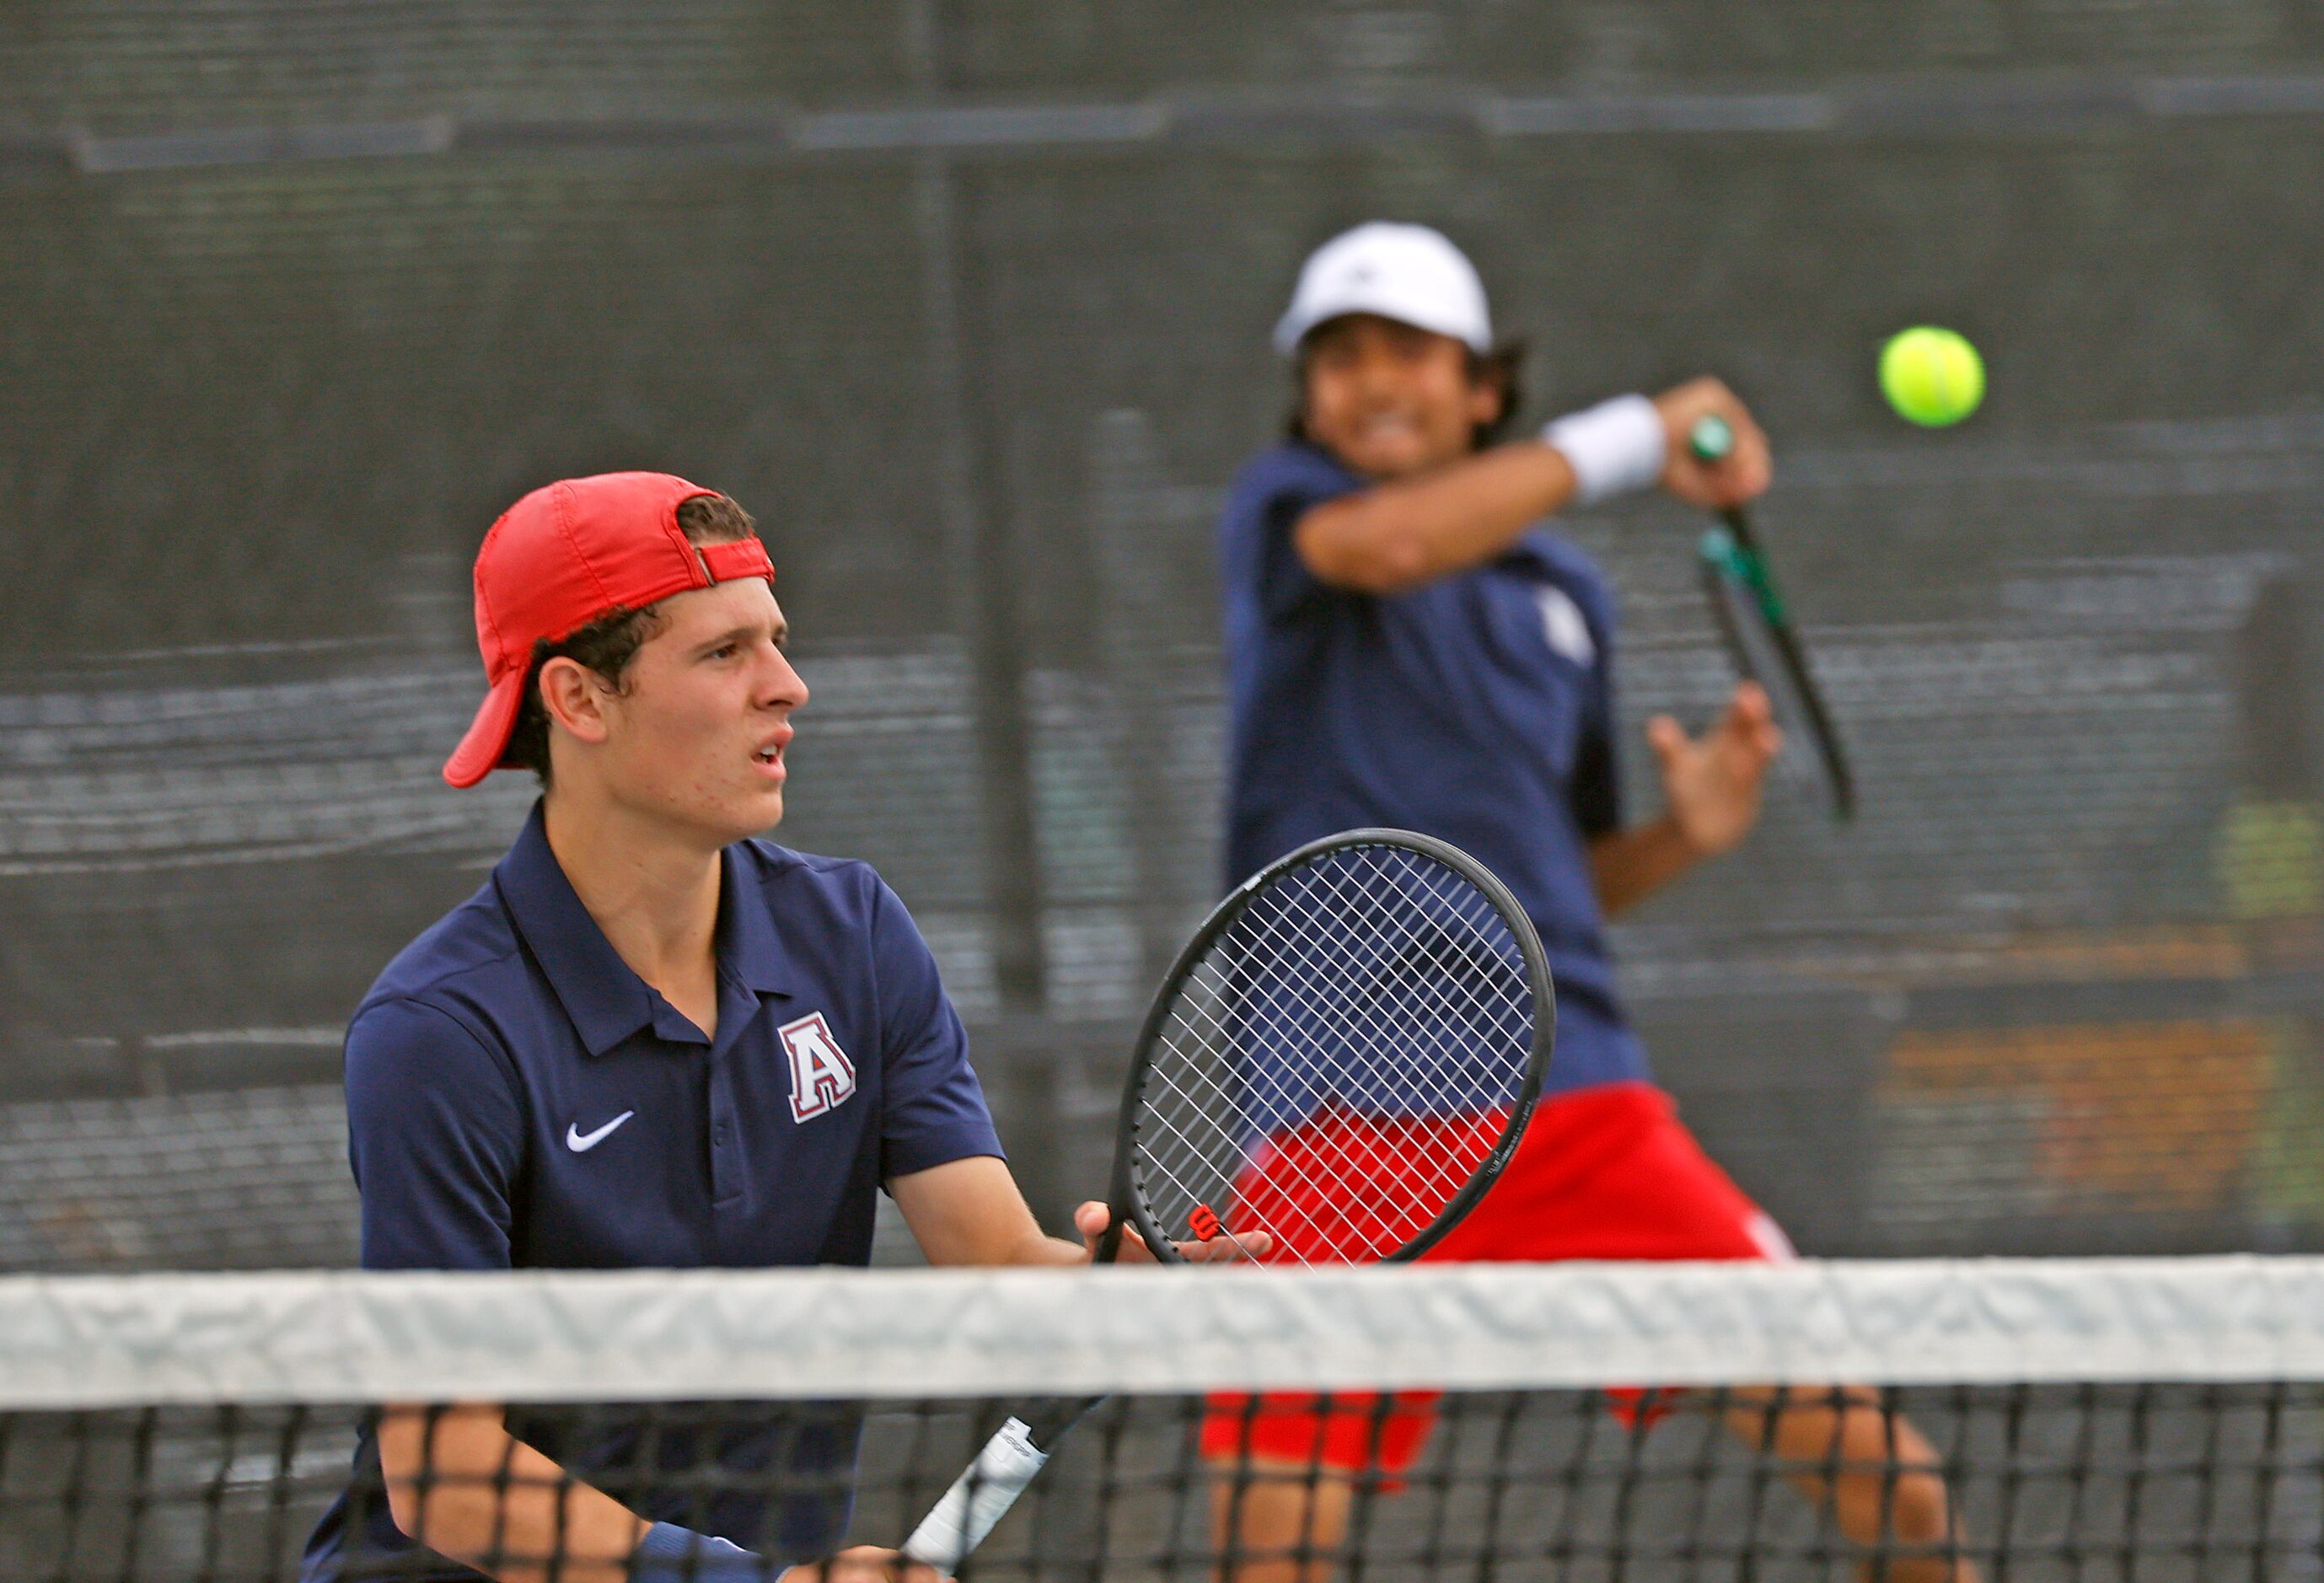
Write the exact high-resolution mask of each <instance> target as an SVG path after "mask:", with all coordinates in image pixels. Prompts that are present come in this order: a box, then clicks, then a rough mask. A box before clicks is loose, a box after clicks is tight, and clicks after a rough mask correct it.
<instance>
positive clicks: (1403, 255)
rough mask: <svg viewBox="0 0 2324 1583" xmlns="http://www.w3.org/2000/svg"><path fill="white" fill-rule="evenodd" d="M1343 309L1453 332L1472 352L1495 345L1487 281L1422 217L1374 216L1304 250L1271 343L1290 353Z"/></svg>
mask: <svg viewBox="0 0 2324 1583" xmlns="http://www.w3.org/2000/svg"><path fill="white" fill-rule="evenodd" d="M1343 313H1376V314H1378V315H1379V317H1380V318H1392V319H1394V320H1396V321H1397V323H1398V324H1407V325H1411V326H1413V327H1416V328H1418V329H1424V330H1433V331H1434V332H1435V333H1436V334H1438V335H1440V336H1452V338H1453V339H1454V340H1456V341H1462V342H1465V343H1466V344H1467V345H1468V346H1469V349H1470V350H1471V351H1472V352H1489V351H1491V350H1492V348H1493V326H1492V320H1491V318H1489V316H1488V315H1487V314H1486V311H1485V283H1484V282H1483V281H1480V280H1479V279H1478V278H1477V269H1476V266H1475V265H1474V264H1471V262H1469V258H1468V255H1467V254H1466V253H1462V251H1461V250H1460V249H1459V248H1457V247H1455V246H1453V245H1452V243H1451V242H1449V241H1447V240H1446V239H1445V237H1444V235H1443V233H1442V232H1439V231H1432V230H1430V229H1429V228H1428V227H1427V226H1425V225H1391V224H1389V223H1388V222H1387V221H1385V220H1374V221H1372V222H1371V223H1370V224H1369V225H1359V226H1357V227H1356V228H1355V229H1354V230H1352V231H1342V233H1340V235H1337V236H1334V237H1333V238H1332V240H1330V241H1329V242H1326V243H1325V244H1323V246H1321V247H1319V248H1317V249H1316V250H1315V251H1314V253H1310V254H1308V255H1307V262H1305V264H1303V265H1301V266H1300V269H1299V284H1298V286H1297V287H1296V288H1295V289H1294V290H1293V291H1292V293H1291V307H1290V308H1289V309H1288V310H1287V311H1286V312H1285V314H1284V316H1283V317H1282V318H1280V319H1277V321H1276V325H1275V349H1276V350H1277V352H1280V353H1282V354H1283V355H1285V356H1286V357H1288V356H1290V355H1291V354H1293V353H1294V352H1296V351H1297V350H1298V349H1299V343H1300V342H1301V341H1302V340H1303V339H1305V337H1306V335H1307V332H1308V331H1310V330H1312V329H1314V327H1316V326H1317V325H1320V324H1322V323H1323V321H1324V320H1325V319H1332V318H1339V317H1340V316H1341V315H1342V314H1343Z"/></svg>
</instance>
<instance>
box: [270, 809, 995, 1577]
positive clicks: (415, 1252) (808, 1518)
mask: <svg viewBox="0 0 2324 1583" xmlns="http://www.w3.org/2000/svg"><path fill="white" fill-rule="evenodd" d="M722 861H723V865H724V876H723V883H722V885H721V888H720V897H719V914H718V931H717V966H718V974H717V976H718V1032H717V1036H716V1037H715V1039H706V1038H705V1037H704V1036H703V1035H702V1033H701V1031H700V1030H699V1029H697V1028H696V1026H694V1025H693V1023H692V1022H690V1021H689V1020H688V1019H687V1018H686V1017H684V1016H683V1015H681V1014H680V1013H679V1012H678V1010H677V1009H676V1008H673V1007H672V1006H671V1005H670V1004H669V1002H668V1001H667V1000H665V999H662V997H661V996H660V995H659V993H658V992H656V991H655V990H654V989H651V988H650V987H649V986H648V985H647V984H646V983H645V981H644V980H641V979H640V978H639V977H638V975H637V974H636V973H635V972H633V971H631V969H630V967H629V965H628V964H627V963H626V962H623V961H622V959H621V957H620V955H619V954H618V953H616V952H615V951H614V950H613V945H612V944H611V943H609V942H608V941H607V940H606V939H605V936H604V933H603V932H602V931H601V930H600V929H599V928H598V927H597V925H596V922H595V920H594V919H593V918H591V917H590V916H589V914H588V912H587V911H586V909H585V908H584V907H582V905H581V900H580V898H579V897H577V896H576V895H575V894H574V891H573V887H572V885H571V884H570V883H569V882H568V881H567V879H566V878H565V873H564V870H562V869H561V868H559V867H558V861H557V858H556V855H555V853H554V852H552V851H550V850H549V840H548V836H547V833H546V832H545V830H544V829H543V826H542V824H541V813H540V809H539V806H538V805H536V806H535V808H534V809H533V812H532V816H531V818H530V819H529V820H528V821H527V822H526V824H525V827H524V832H523V833H522V834H521V835H520V836H519V837H518V838H517V842H516V844H515V845H514V846H513V847H512V848H511V849H510V850H509V852H508V855H507V856H506V857H504V858H503V859H502V860H501V861H500V863H499V865H498V866H497V867H496V868H495V869H494V870H493V875H492V879H490V880H489V881H488V882H487V883H486V884H485V885H484V888H482V889H481V890H479V891H477V892H476V894H475V896H473V897H470V898H469V899H468V900H467V901H466V902H464V903H462V904H461V905H460V906H459V907H457V908H455V909H454V910H453V911H452V912H451V913H450V914H449V915H447V916H446V917H445V918H444V919H443V920H442V921H440V922H439V923H438V924H437V925H435V926H434V927H433V928H431V929H429V930H428V932H427V933H425V934H421V935H420V937H419V938H418V939H417V940H415V941H413V942H412V943H410V945H409V946H407V947H405V948H404V950H403V952H402V953H401V954H400V955H399V956H397V957H396V959H395V960H394V962H392V963H390V964H389V965H388V969H387V971H385V972H383V973H382V974H381V975H380V978H379V981H378V982H377V983H376V984H374V985H373V986H372V989H371V992H370V994H368V995H367V996H365V997H364V1001H363V1004H362V1005H361V1006H360V1007H359V1008H357V1009H356V1011H355V1019H354V1021H353V1022H352V1023H351V1024H350V1025H349V1026H348V1028H347V1045H346V1085H347V1125H348V1148H349V1154H350V1155H351V1157H352V1160H353V1163H354V1165H355V1182H356V1185H357V1187H358V1188H359V1189H360V1191H361V1194H362V1201H363V1210H362V1213H363V1263H364V1267H365V1268H368V1269H379V1270H407V1269H426V1270H498V1269H511V1268H516V1269H540V1268H552V1269H627V1268H652V1269H692V1268H699V1267H704V1266H718V1267H732V1268H759V1267H762V1266H767V1265H820V1264H836V1265H863V1264H867V1263H869V1262H870V1259H871V1231H872V1218H873V1212H874V1209H875V1196H874V1195H875V1194H876V1192H878V1190H879V1188H880V1186H881V1184H882V1183H885V1182H886V1181H888V1180H889V1179H890V1178H892V1177H896V1176H902V1175H908V1174H910V1173H913V1172H916V1171H924V1170H927V1169H928V1168H929V1167H931V1166H935V1165H941V1164H945V1163H946V1162H948V1161H952V1160H957V1159H963V1158H965V1157H967V1156H970V1155H999V1154H1001V1144H1000V1139H999V1137H997V1136H996V1134H995V1133H994V1131H993V1127H992V1120H991V1116H990V1114H989V1113H988V1112H987V1110H986V1109H985V1104H984V1097H983V1093H982V1091H981V1090H980V1089H979V1087H978V1086H977V1081H976V1076H975V1073H974V1072H972V1071H971V1070H970V1067H969V1063H968V1040H967V1035H965V1033H964V1031H963V1029H962V1027H961V1023H960V1018H959V1017H958V1016H957V1015H955V1014H954V1010H953V1007H952V1003H951V1001H950V1000H949V999H947V998H946V997H945V992H944V988H943V985H942V984H941V983H940V982H939V980H938V978H937V974H936V962H935V960H934V958H933V957H932V956H931V955H930V954H929V952H928V948H927V943H926V942H924V941H923V940H922V939H921V937H920V934H919V931H918V929H917V928H916V927H914V925H913V924H912V920H911V918H910V916H909V915H908V914H907V913H906V912H905V910H904V906H903V904H902V903H901V902H900V901H899V900H898V899H897V897H896V895H895V893H894V892H893V891H891V890H890V889H889V888H888V887H887V886H886V885H885V884H883V883H882V882H881V879H880V877H879V876H878V875H877V874H875V873H874V872H872V870H871V868H870V866H869V865H867V864H864V863H861V862H854V861H841V860H835V859H830V858H816V857H807V856H803V855H801V854H799V853H798V852H793V851H787V850H786V849H784V848H782V847H779V846H776V845H773V844H771V843H770V842H757V841H753V842H739V843H737V844H736V845H733V846H731V847H729V848H727V849H726V851H725V852H724V857H723V860H722ZM697 1426H698V1427H697ZM510 1428H511V1431H512V1432H513V1433H515V1434H516V1435H517V1437H518V1438H519V1439H521V1440H524V1441H525V1442H526V1443H528V1444H530V1445H531V1446H533V1447H535V1448H536V1449H538V1450H540V1451H542V1452H543V1453H545V1454H547V1455H548V1456H549V1457H551V1458H554V1459H556V1460H558V1462H560V1463H562V1464H563V1465H564V1466H565V1467H566V1468H567V1469H568V1470H570V1471H572V1472H573V1473H575V1474H576V1475H577V1476H579V1477H583V1478H586V1479H587V1480H589V1481H590V1482H591V1483H593V1484H595V1485H597V1486H599V1487H600V1488H603V1489H604V1490H605V1491H606V1492H607V1493H608V1494H610V1495H613V1496H615V1497H616V1498H617V1499H620V1500H622V1502H624V1503H625V1504H627V1505H630V1506H632V1508H633V1509H635V1510H636V1511H638V1512H639V1513H641V1514H642V1515H644V1516H647V1517H649V1518H651V1519H654V1520H657V1521H669V1522H675V1523H681V1524H683V1525H685V1526H687V1527H688V1528H693V1529H696V1530H697V1531H700V1532H711V1533H716V1534H719V1535H722V1536H723V1537H725V1538H727V1539H731V1540H733V1542H736V1543H737V1544H741V1545H743V1546H745V1547H746V1548H752V1549H762V1550H764V1551H767V1552H768V1553H770V1554H775V1555H779V1556H782V1557H784V1558H786V1559H791V1560H796V1559H800V1558H804V1557H808V1556H814V1555H819V1554H822V1553H825V1551H829V1550H830V1549H831V1548H832V1547H833V1545H834V1544H835V1542H836V1541H837V1540H838V1539H839V1537H840V1535H841V1533H842V1532H844V1528H845V1525H846V1522H847V1516H848V1509H849V1497H850V1492H851V1477H852V1472H853V1462H854V1455H855V1444H856V1438H857V1437H856V1424H855V1421H854V1419H853V1415H852V1414H850V1413H845V1412H844V1411H841V1410H834V1409H815V1408H809V1407H801V1406H799V1405H798V1404H789V1405H782V1406H772V1407H768V1408H765V1409H762V1410H751V1411H743V1412H738V1411H737V1409H736V1408H735V1407H734V1406H733V1405H732V1404H718V1405H716V1406H715V1407H714V1408H699V1407H697V1408H687V1407H683V1406H669V1405H659V1406H646V1407H640V1406H637V1405H634V1404H632V1405H627V1406H620V1407H573V1408H567V1407H560V1408H558V1409H555V1410H548V1411H544V1410H539V1409H533V1408H522V1407H518V1408H512V1409H511V1411H510ZM714 1460H715V1463H716V1464H718V1466H719V1467H721V1468H725V1469H727V1470H728V1471H730V1472H733V1473H735V1474H738V1475H742V1476H743V1478H744V1479H747V1480H748V1481H750V1482H751V1484H752V1486H754V1487H752V1488H746V1489H744V1490H742V1491H740V1492H736V1493H719V1492H718V1491H717V1490H716V1487H715V1486H717V1484H718V1482H719V1481H718V1480H717V1479H716V1478H715V1477H713V1478H711V1479H708V1480H705V1479H704V1478H702V1477H701V1475H702V1474H703V1473H705V1471H709V1472H714V1473H715V1469H712V1468H705V1466H704V1465H705V1463H706V1462H710V1461H714ZM688 1474H691V1475H693V1476H694V1477H692V1479H691V1481H690V1482H689V1481H688V1480H687V1478H686V1477H684V1476H686V1475H688ZM378 1478H379V1473H378V1454H377V1450H376V1449H375V1447H374V1444H373V1443H372V1440H371V1438H370V1436H369V1434H368V1433H366V1434H365V1435H364V1439H363V1440H362V1442H361V1444H360V1445H359V1446H358V1448H357V1452H356V1470H355V1486H353V1488H352V1489H351V1491H350V1494H351V1495H355V1496H359V1497H361V1504H362V1505H363V1507H364V1511H363V1514H362V1515H361V1517H360V1518H359V1519H358V1520H356V1521H355V1522H353V1523H351V1521H350V1506H349V1500H348V1498H347V1497H346V1496H343V1497H342V1498H341V1500H340V1501H339V1502H338V1503H337V1505H334V1506H333V1507H332V1509H331V1511H330V1512H329V1513H327V1514H326V1515H325V1517H324V1519H323V1521H322V1523H321V1524H320V1525H319V1526H318V1528H317V1530H316V1532H315V1536H314V1538H313V1539H312V1540H311V1541H310V1542H309V1547H308V1555H307V1561H306V1565H305V1568H304V1569H303V1570H302V1572H301V1574H300V1575H301V1577H302V1578H307V1579H317V1580H319V1579H326V1578H337V1577H338V1576H339V1575H340V1573H341V1570H342V1561H343V1560H345V1559H346V1557H347V1556H348V1555H349V1554H351V1553H352V1552H353V1551H355V1550H358V1549H360V1550H363V1551H364V1553H365V1555H366V1559H368V1558H369V1556H370V1555H371V1554H372V1553H374V1551H388V1552H393V1553H397V1554H408V1553H409V1552H410V1551H411V1550H412V1549H413V1547H412V1546H411V1545H410V1542H408V1541H405V1540H404V1539H402V1537H401V1535H400V1534H398V1533H397V1532H395V1530H394V1526H393V1523H392V1521H391V1520H390V1518H389V1516H388V1514H387V1512H386V1510H385V1504H384V1502H383V1500H381V1499H380V1498H379V1496H378V1491H379V1484H378ZM770 1487H772V1488H774V1489H775V1491H776V1494H775V1495H774V1496H773V1497H772V1498H771V1499H770V1498H769V1496H767V1494H766V1492H767V1491H768V1489H769V1488H770ZM705 1492H708V1493H705ZM351 1527H357V1528H360V1529H361V1530H362V1531H363V1532H362V1533H361V1536H360V1538H355V1537H352V1536H351V1535H350V1533H349V1529H350V1528H351ZM396 1575H397V1576H398V1577H406V1576H410V1577H420V1578H430V1579H435V1578H442V1579H466V1580H472V1579H474V1578H476V1577H477V1576H478V1574H476V1573H475V1572H473V1571H470V1570H468V1569H466V1568H462V1567H458V1566H455V1565H452V1564H450V1563H448V1562H447V1563H444V1564H443V1565H442V1567H441V1568H440V1569H437V1570H428V1571H416V1572H411V1573H405V1572H403V1571H401V1570H399V1571H398V1572H397V1573H396Z"/></svg>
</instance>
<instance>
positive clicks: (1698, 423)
mask: <svg viewBox="0 0 2324 1583" xmlns="http://www.w3.org/2000/svg"><path fill="white" fill-rule="evenodd" d="M1686 448H1687V449H1688V450H1689V451H1691V452H1692V453H1693V455H1694V459H1695V460H1696V461H1698V462H1723V461H1725V460H1726V459H1727V453H1728V452H1729V451H1731V450H1733V449H1734V448H1735V429H1734V428H1733V426H1732V425H1730V424H1729V422H1728V421H1727V419H1724V418H1721V417H1720V416H1719V414H1718V413H1716V412H1706V413H1704V414H1703V415H1702V416H1701V417H1700V418H1698V419H1695V420H1694V427H1693V428H1690V429H1688V430H1687V433H1686Z"/></svg>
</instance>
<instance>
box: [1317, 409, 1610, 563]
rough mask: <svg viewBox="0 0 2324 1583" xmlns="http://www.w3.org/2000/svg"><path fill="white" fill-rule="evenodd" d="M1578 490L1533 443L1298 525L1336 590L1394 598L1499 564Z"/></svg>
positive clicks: (1324, 511) (1337, 504) (1325, 509)
mask: <svg viewBox="0 0 2324 1583" xmlns="http://www.w3.org/2000/svg"><path fill="white" fill-rule="evenodd" d="M1573 488H1574V477H1573V468H1572V465H1570V464H1569V463H1568V462H1567V461H1566V459H1565V457H1564V456H1563V455H1562V454H1560V453H1559V452H1557V451H1555V450H1554V449H1552V448H1551V447H1550V446H1546V445H1543V444H1541V443H1539V442H1538V441H1532V440H1528V441H1526V442H1524V443H1522V444H1519V445H1511V446H1499V447H1498V448H1496V449H1494V450H1490V451H1487V452H1485V453H1483V454H1482V455H1480V456H1471V457H1469V458H1467V459H1466V460H1464V461H1461V462H1456V463H1454V464H1452V465H1451V466H1448V467H1444V468H1441V469H1439V470H1438V471H1436V472H1434V473H1430V474H1425V475H1424V476H1422V477H1418V478H1413V479H1405V480H1399V481H1397V482H1396V483H1382V484H1379V485H1377V486H1376V487H1374V488H1371V489H1368V490H1365V491H1363V492H1361V493H1360V494H1351V495H1343V496H1342V497H1341V498H1340V499H1338V500H1334V501H1326V502H1323V504H1322V505H1319V506H1316V507H1314V509H1313V510H1311V511H1308V512H1307V514H1306V515H1305V516H1303V517H1302V518H1300V519H1299V522H1298V525H1297V527H1296V529H1294V531H1293V543H1294V545H1295V547H1296V548H1297V550H1298V552H1299V557H1300V559H1301V560H1303V561H1304V562H1305V563H1306V566H1307V568H1308V570H1309V571H1311V572H1313V573H1314V575H1316V576H1317V577H1318V578H1319V579H1321V580H1322V581H1323V582H1325V583H1328V584H1332V585H1333V586H1334V587H1340V588H1350V589H1353V590H1355V591H1357V592H1359V593H1363V594H1395V593H1399V592H1401V591H1402V590H1404V589H1406V588H1412V587H1416V586H1418V585H1419V584H1423V583H1426V582H1428V581H1430V580H1431V579H1433V578H1436V577H1441V576H1443V575H1446V574H1447V573H1450V572H1457V571H1460V570H1462V569H1463V568H1465V567H1468V566H1478V565H1480V564H1482V563H1483V562H1486V561H1489V560H1490V559H1492V558H1493V557H1495V556H1497V555H1499V554H1500V552H1501V551H1502V550H1504V549H1507V548H1508V547H1509V545H1510V543H1511V542H1512V541H1513V540H1515V539H1516V538H1517V535H1519V534H1520V533H1523V532H1524V531H1525V530H1526V529H1527V528H1529V527H1531V526H1532V525H1533V524H1534V523H1535V522H1538V521H1540V520H1541V519H1543V518H1544V517H1547V516H1551V515H1553V514H1554V513H1555V512H1556V511H1559V510H1560V509H1562V508H1563V506H1564V505H1565V503H1566V502H1567V501H1569V500H1570V499H1572V495H1573Z"/></svg>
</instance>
